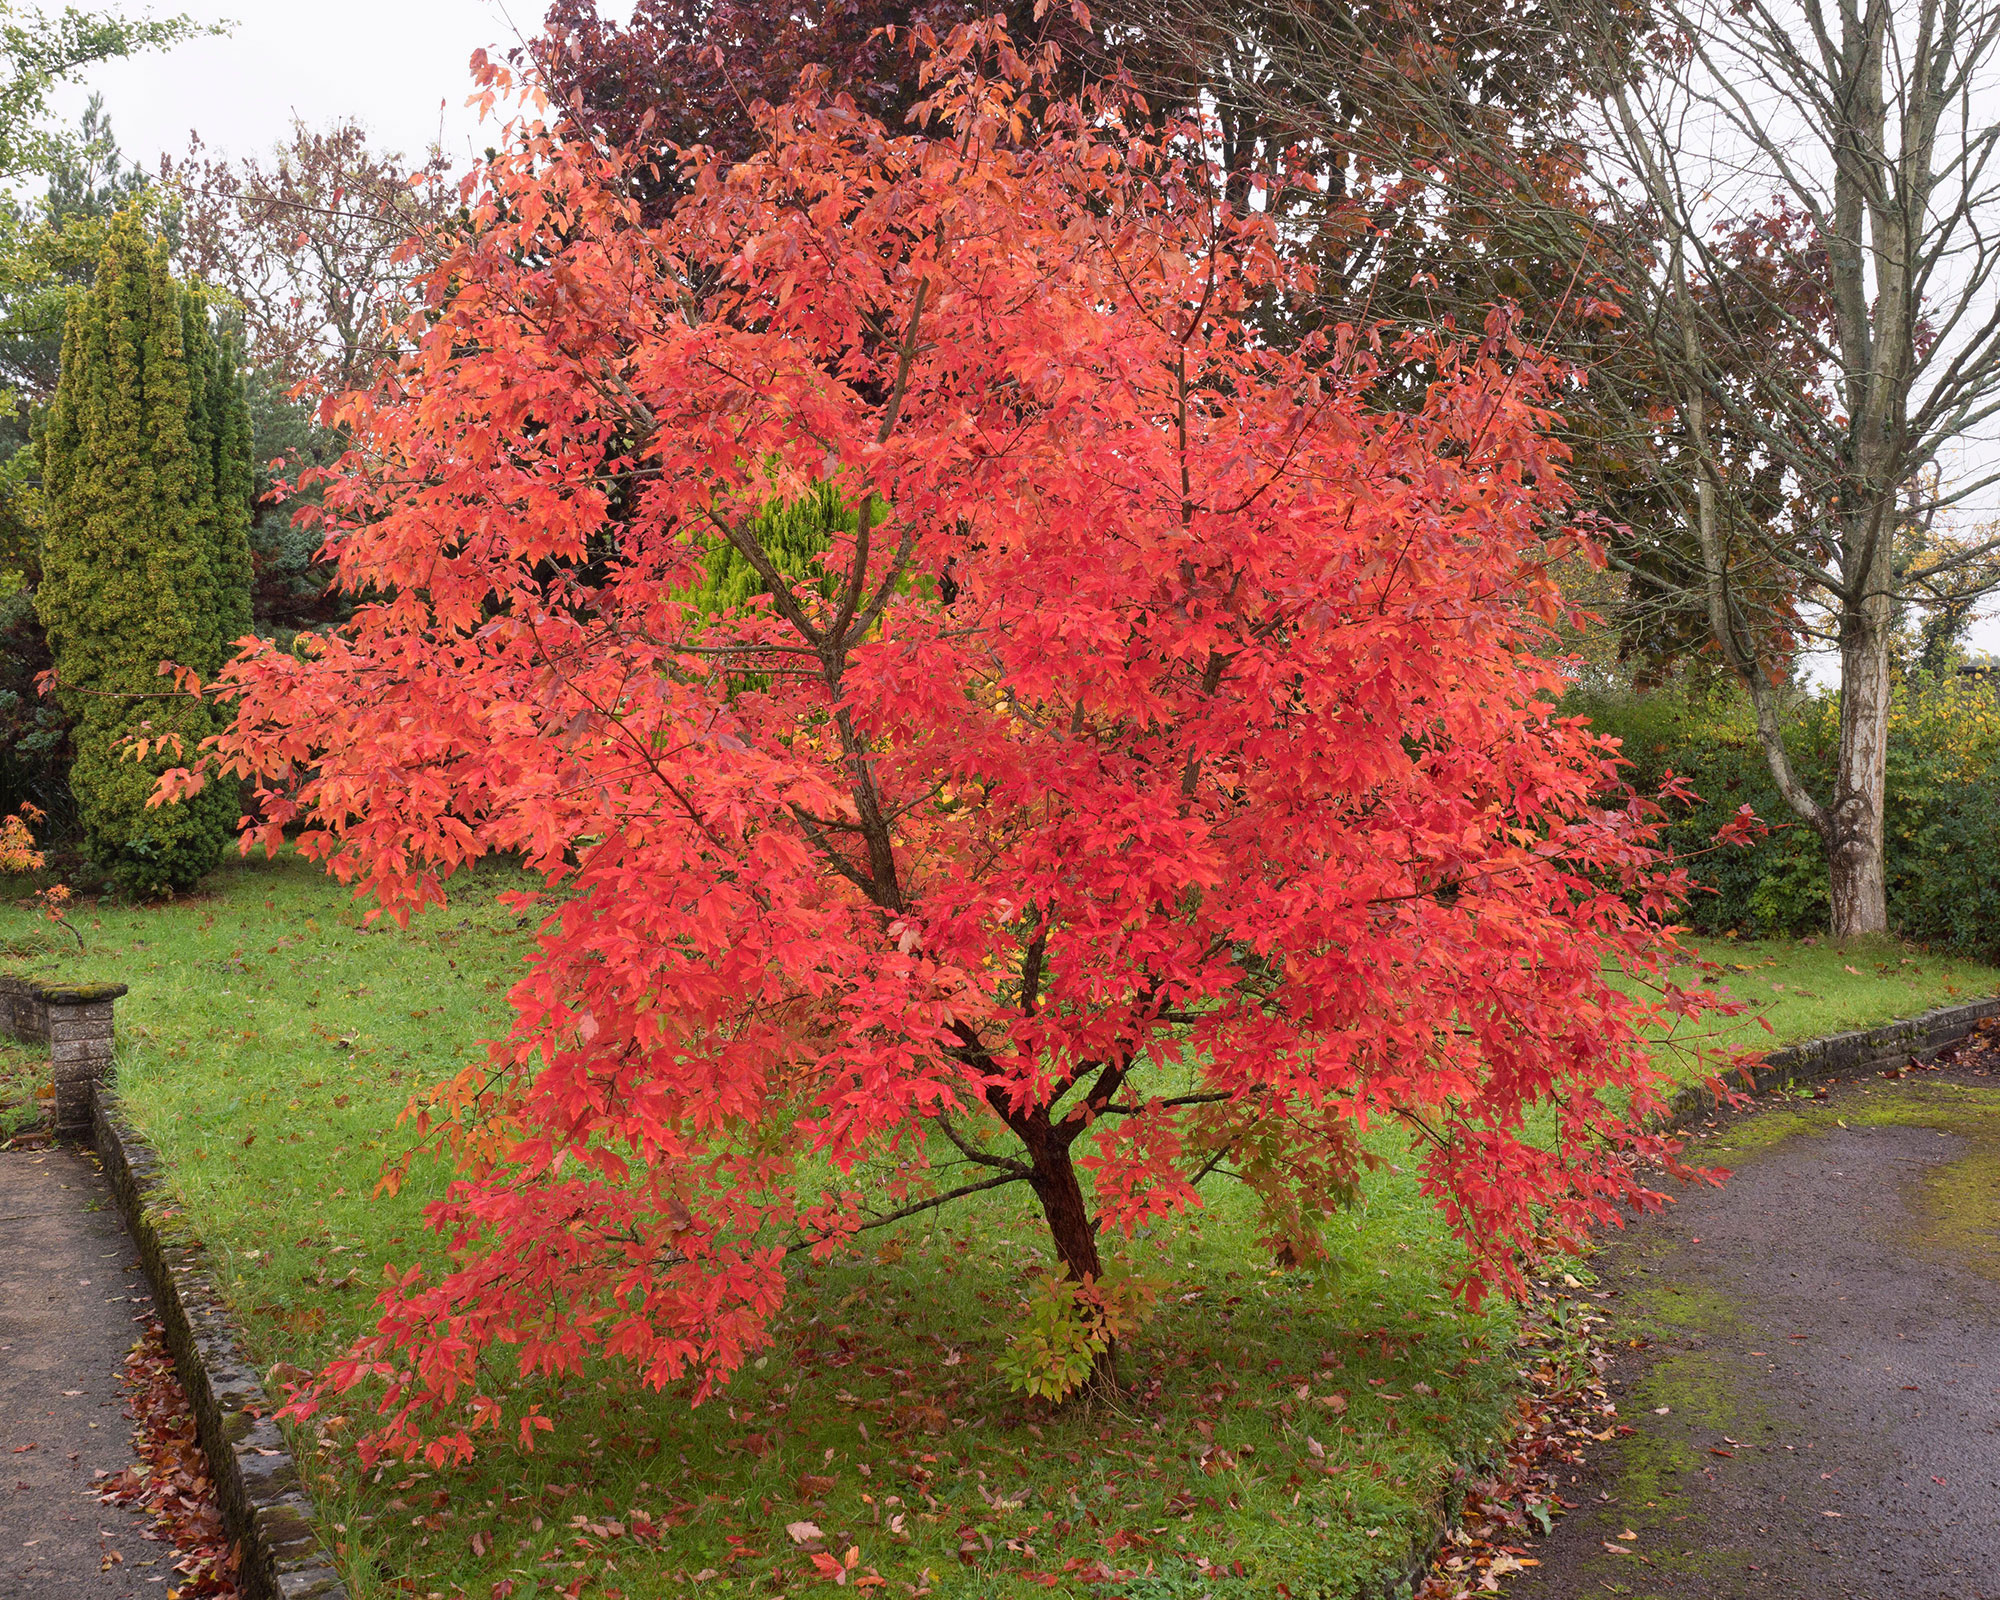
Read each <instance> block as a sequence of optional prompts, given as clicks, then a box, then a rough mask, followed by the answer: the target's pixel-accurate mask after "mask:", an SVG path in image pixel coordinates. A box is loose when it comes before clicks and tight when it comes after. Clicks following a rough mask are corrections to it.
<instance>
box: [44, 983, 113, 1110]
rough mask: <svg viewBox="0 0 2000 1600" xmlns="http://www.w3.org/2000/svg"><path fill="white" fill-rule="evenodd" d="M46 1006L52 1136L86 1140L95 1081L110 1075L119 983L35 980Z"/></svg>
mask: <svg viewBox="0 0 2000 1600" xmlns="http://www.w3.org/2000/svg"><path fill="white" fill-rule="evenodd" d="M36 988H37V991H38V993H37V998H38V999H39V1000H40V1001H41V1002H42V1004H43V1005H44V1006H45V1007H46V1008H47V1016H48V1030H49V1031H48V1040H49V1060H50V1062H51V1064H52V1065H53V1066H54V1068H55V1079H56V1137H58V1138H61V1139H79V1138H80V1139H86V1140H87V1139H89V1137H90V1132H91V1128H90V1116H91V1107H92V1105H93V1104H94V1101H95V1090H96V1085H97V1084H98V1083H99V1082H100V1081H102V1080H103V1079H105V1078H108V1077H109V1076H110V1075H111V1059H112V1057H111V1003H112V1002H113V1001H114V1000H116V999H117V998H118V997H119V996H120V995H122V994H123V993H125V985H124V984H122V983H88V984H54V983H44V984H38V985H36Z"/></svg>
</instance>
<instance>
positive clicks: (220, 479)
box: [36, 211, 250, 896]
mask: <svg viewBox="0 0 2000 1600" xmlns="http://www.w3.org/2000/svg"><path fill="white" fill-rule="evenodd" d="M39 444H40V450H41V459H42V478H43V486H44V493H45V496H46V501H47V521H46V530H45V533H44V544H43V550H42V574H43V576H42V582H41V586H40V588H39V590H38V591H37V594H36V609H37V610H38V611H39V613H40V615H41V619H42V625H43V627H44V628H45V629H46V630H47V633H48V638H49V646H50V649H51V651H52V652H53V654H54V657H55V663H56V677H57V681H58V685H59V688H60V692H61V694H62V696H63V700H64V704H65V706H66V708H67V710H68V711H69V713H70V715H71V716H72V717H73V718H74V719H75V723H76V729H75V735H74V738H75V746H76V759H75V762H74V764H73V765H72V767H71V769H70V787H71V789H72V791H73V792H74V794H75V796H76V799H77V806H78V811H79V814H80V816H81V819H82V822H83V827H84V835H85V847H86V849H87V850H88V851H89V853H90V854H91V856H92V857H93V859H95V860H96V861H97V862H98V864H99V865H100V866H102V867H103V868H104V869H105V870H106V871H107V872H108V873H109V874H110V875H111V877H112V878H113V880H114V881H115V882H117V883H118V884H119V885H120V887H122V888H124V889H126V890H128V891H129V892H132V893H136V894H140V895H146V896H158V895H166V894H172V893H175V892H177V891H180V890H184V889H187V888H190V887H192V886H193V884H194V883H195V882H196V881H197V880H199V879H200V877H201V876H202V874H203V873H205V872H207V871H208V870H209V869H210V868H211V867H213V866H214V865H215V863H216V861H217V859H218V858H219V856H220V854H221V851H222V849H223V846H224V845H225V843H226V842H227V840H228V838H229V834H230V831H231V828H232V825H233V823H234V821H235V817H236V810H237V797H236V795H235V793H234V791H233V787H232V786H230V785H226V784H225V785H222V786H220V787H219V788H218V789H217V791H216V793H215V794H214V795H213V796H211V795H209V794H207V793H203V794H202V795H199V796H197V797H195V798H194V799H192V800H190V801H187V802H184V803H181V804H178V805H173V806H163V807H157V808H154V807H149V806H148V805H147V800H148V798H149V797H150V795H151V793H152V789H153V780H154V778H155V776H156V775H157V774H158V773H159V771H160V770H161V769H162V768H163V767H165V766H168V765H175V764H178V760H179V759H184V758H176V757H175V756H174V755H173V754H172V753H171V749H169V750H167V751H159V750H156V751H155V752H154V754H153V756H152V757H151V758H150V759H149V760H147V761H144V762H139V761H134V760H131V759H129V758H128V755H127V751H126V744H127V741H128V740H129V739H130V738H132V737H133V736H134V735H139V736H142V737H146V738H148V739H150V740H157V739H159V738H162V737H163V736H166V735H175V736H178V738H179V740H180V742H181V746H182V748H183V750H184V751H185V752H186V755H187V756H191V755H192V754H193V747H194V745H196V744H197V743H198V742H199V741H200V740H201V739H203V738H205V737H206V736H207V735H208V734H209V733H211V732H212V731H213V730H214V720H213V718H212V716H211V714H210V712H209V710H208V708H207V707H205V706H203V705H201V704H200V703H198V702H196V701H193V700H189V699H179V698H175V697H173V694H172V685H171V683H170V682H169V681H168V680H167V679H164V678H162V677H161V676H160V673H159V667H160V663H161V662H163V661H171V662H175V663H177V664H180V665H183V666H188V667H193V668H194V669H196V670H197V671H198V672H201V673H203V674H207V673H211V672H213V671H214V670H215V669H216V668H217V667H219V666H220V665H221V663H222V662H223V660H224V659H225V658H226V657H227V656H228V654H229V653H230V646H231V644H232V643H233V641H234V640H235V639H236V638H238V637H240V636H241V635H242V634H244V633H247V632H248V631H249V625H250V548H249V538H248V528H249V516H250V511H249V483H250V463H249V428H248V422H247V416H246V413H245V408H244V402H243V399H242V395H241V392H240V386H239V384H238V382H237V379H236V374H235V362H234V359H233V355H232V353H231V352H230V350H229V349H228V348H227V347H226V346H225V345H222V344H219V343H218V341H217V340H216V338H215V337H214V335H213V334H212V333H211V331H210V329H209V317H208V311H207V308H206V306H205V305H204V304H203V303H202V301H201V300H200V298H199V297H198V296H197V295H195V294H193V293H191V292H190V291H189V290H188V289H186V288H185V287H184V286H182V285H181V284H179V283H177V282H176V281H175V280H174V278H173V276H172V274H171V273H170V272H169V271H168V269H167V261H166V253H165V250H164V248H163V246H162V245H161V244H160V243H159V242H158V241H157V240H156V239H154V238H153V237H151V235H150V234H149V232H148V230H147V228H146V225H145V223H144V221H143V219H142V218H141V217H140V216H139V214H138V213H137V212H136V211H128V212H127V213H125V214H124V215H122V216H120V217H119V218H118V219H117V221H116V222H115V223H114V224H113V226H112V228H111V230H110V232H109V234H108V235H107V237H106V240H105V245H104V253H103V255H102V257H101V258H100V261H99V264H98V272H97V282H96V285H95V286H94V287H93V288H92V289H91V290H90V291H88V292H87V293H86V292H78V293H77V294H76V295H74V296H73V297H72V298H71V301H70V308H69V316H68V321H67V323H66V325H65V328H64V333H63V358H62V377H61V381H60V384H59V385H58V388H57V391H56V397H55V400H54V402H53V403H52V404H51V406H50V409H49V414H48V417H47V419H46V422H45V424H44V426H43V428H42V430H41V437H40V441H39Z"/></svg>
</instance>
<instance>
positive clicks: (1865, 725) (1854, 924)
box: [1822, 534, 1895, 939]
mask: <svg viewBox="0 0 2000 1600" xmlns="http://www.w3.org/2000/svg"><path fill="white" fill-rule="evenodd" d="M1868 544H1869V546H1870V547H1871V553H1872V554H1874V555H1875V557H1876V559H1870V560H1866V561H1865V562H1864V564H1863V569H1864V576H1863V580H1862V588H1863V592H1862V594H1861V595H1860V596H1859V597H1858V598H1857V599H1856V600H1854V601H1853V603H1851V604H1850V605H1849V606H1848V607H1847V608H1846V610H1845V611H1844V612H1843V614H1842V616H1841V619H1840V620H1841V627H1840V749H1839V753H1838V755H1837V757H1836V759H1835V771H1834V795H1833V804H1832V805H1831V806H1830V807H1829V808H1828V809H1827V814H1826V826H1825V828H1824V829H1823V830H1822V831H1823V834H1824V837H1825V839H1826V854H1827V865H1828V868H1829V870H1830V874H1831V880H1832V881H1831V887H1832V899H1833V918H1832V921H1833V934H1834V937H1835V938H1838V939H1846V938H1851V937H1853V936H1854V935H1857V934H1867V933H1887V932H1888V931H1889V885H1888V876H1887V871H1886V868H1885V865H1884V841H1883V820H1882V819H1883V807H1884V802H1885V800H1886V798H1887V794H1888V784H1889V760H1888V758H1889V702H1890V698H1891V695H1892V692H1893V680H1892V679H1891V676H1890V671H1889V636H1890V632H1891V630H1892V628H1893V627H1894V624H1895V611H1894V601H1893V597H1892V596H1891V594H1890V592H1889V586H1888V584H1887V582H1886V581H1880V580H1883V579H1886V572H1884V571H1883V569H1886V568H1887V566H1888V539H1887V537H1886V536H1884V535H1881V534H1876V535H1874V536H1873V537H1872V538H1870V539H1869V540H1868Z"/></svg>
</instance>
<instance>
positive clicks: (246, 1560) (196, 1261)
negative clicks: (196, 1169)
mask: <svg viewBox="0 0 2000 1600" xmlns="http://www.w3.org/2000/svg"><path fill="white" fill-rule="evenodd" d="M94 1099H95V1106H94V1110H93V1117H92V1132H93V1134H94V1135H95V1143H96V1146H97V1154H98V1158H99V1159H100V1160H101V1161H102V1162H103V1163H104V1175H105V1177H106V1179H108V1180H109V1182H110V1184H111V1191H112V1193H113V1194H114V1195H115V1196H117V1200H118V1209H119V1211H120V1213H121V1214H122V1215H123V1217H124V1219H125V1226H126V1227H127V1228H128V1229H129V1230H130V1232H131V1235H132V1239H133V1242H134V1243H135V1244H136V1245H137V1246H138V1247H139V1256H140V1259H141V1260H142V1261H143V1262H144V1263H145V1267H146V1276H147V1278H148V1279H150V1280H151V1282H152V1285H153V1303H154V1306H155V1307H156V1309H157V1311H158V1313H159V1318H160V1322H161V1325H162V1326H163V1327H164V1329H165V1330H166V1342H167V1348H168V1349H169V1350H170V1351H172V1352H173V1357H174V1366H175V1368H176V1369H177V1370H178V1372H179V1374H180V1380H181V1387H182V1388H184V1389H185V1390H186V1391H187V1396H188V1402H189V1404H190V1405H191V1406H192V1407H193V1409H194V1420H195V1431H196V1432H197V1433H198V1434H199V1435H200V1438H201V1445H202V1450H203V1452H204V1454H206V1455H207V1457H208V1461H209V1470H210V1472H211V1473H212V1474H213V1476H214V1479H215V1489H216V1499H217V1501H218V1503H219V1504H220V1505H221V1508H222V1516H223V1520H224V1522H225V1523H226V1524H227V1526H228V1528H229V1531H230V1532H231V1533H232V1534H233V1535H234V1536H235V1537H236V1538H237V1539H238V1540H239V1541H240V1542H241V1546H242V1552H243V1561H242V1583H243V1587H244V1590H245V1592H246V1593H247V1594H248V1595H249V1596H250V1597H251V1600H348V1595H347V1586H346V1585H345V1584H344V1583H342V1582H341V1579H340V1574H339V1573H338V1572H336V1571H335V1570H334V1567H333V1564H332V1562H331V1560H330V1559H329V1558H328V1555H327V1552H326V1550H325V1549H324V1548H323V1547H322V1546H321V1544H320V1542H319V1535H318V1534H317V1533H316V1532H315V1531H314V1529H313V1505H312V1497H311V1496H310V1495H309V1494H307V1493H306V1490H305V1486H304V1484H303V1482H302V1481H301V1480H300V1476H299V1469H298V1464H297V1462H295V1461H294V1460H293V1459H292V1452H291V1448H290V1447H289V1446H288V1445H287V1444H286V1443H285V1436H284V1434H283V1433H282V1432H280V1431H279V1428H278V1425H277V1423H275V1422H273V1421H272V1420H271V1412H272V1411H273V1410H274V1409H275V1408H274V1407H273V1406H272V1405H271V1402H270V1400H269V1399H268V1397H267V1396H266V1395H265V1393H264V1386H263V1384H262V1383H261V1382H259V1381H258V1378H257V1374H256V1371H255V1370H254V1369H253V1368H252V1367H251V1366H250V1364H249V1362H248V1361H246V1360H245V1359H244V1358H243V1354H242V1351H241V1350H240V1348H239V1347H238V1345H237V1341H236V1335H235V1331H234V1329H233V1328H232V1327H231V1326H230V1322H229V1315H228V1312H227V1310H226V1309H225V1308H224V1305H223V1301H222V1297H221V1296H220V1295H219V1294H218V1293H217V1292H216V1289H215V1285H214V1283H213V1282H212V1281H211V1280H210V1278H209V1275H208V1269H207V1266H206V1263H205V1261H204V1258H203V1255H202V1252H201V1251H200V1250H199V1249H198V1248H191V1247H189V1246H186V1245H181V1244H177V1243H174V1242H173V1241H172V1240H170V1239H168V1238H166V1237H164V1236H163V1234H162V1232H161V1229H160V1223H161V1222H162V1221H164V1220H166V1219H167V1218H168V1217H169V1216H171V1215H172V1214H173V1213H172V1211H171V1210H170V1208H169V1207H168V1205H167V1203H166V1186H165V1183H164V1182H163V1180H162V1179H161V1176H160V1163H159V1158H158V1157H157V1156H156V1155H155V1154H154V1153H153V1150H152V1147H151V1146H150V1145H148V1144H147V1143H146V1142H145V1140H144V1139H142V1138H140V1137H139V1135H138V1134H137V1133H135V1132H134V1131H133V1130H132V1128H131V1126H130V1125H129V1124H128V1123H127V1122H126V1121H125V1119H124V1118H123V1117H122V1116H121V1115H120V1114H119V1112H118V1109H117V1107H116V1105H115V1103H114V1098H113V1095H112V1093H111V1091H110V1090H109V1088H108V1087H107V1086H105V1085H102V1084H100V1085H99V1086H98V1090H97V1093H96V1095H95V1096H94Z"/></svg>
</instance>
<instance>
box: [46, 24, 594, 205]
mask: <svg viewBox="0 0 2000 1600" xmlns="http://www.w3.org/2000/svg"><path fill="white" fill-rule="evenodd" d="M106 9H110V10H115V11H120V12H123V13H124V14H125V15H127V16H138V15H141V14H144V13H145V12H146V11H147V10H148V9H149V8H148V7H147V6H146V4H145V0H134V3H131V4H126V5H111V6H107V7H106ZM545 9H546V0H222V3H218V0H178V3H176V0H156V3H154V4H153V5H152V6H151V7H150V11H151V14H152V15H154V16H173V15H185V16H189V17H192V18H194V19H195V20H196V21H198V22H220V23H226V24H229V25H230V32H229V34H228V36H227V37H225V38H216V39H198V40H196V41H194V42H193V43H191V44H184V45H181V46H180V47H179V48H178V49H175V50H172V51H168V52H165V53H158V54H151V55H143V56H135V57H132V58H130V59H128V60H124V61H111V62H106V63H105V64H104V65H102V66H100V67H97V68H95V69H93V70H92V71H91V72H90V73H88V74H87V75H86V76H85V77H84V78H83V79H82V80H81V81H80V83H79V84H78V85H76V86H74V87H71V88H67V89H65V90H64V91H62V94H61V96H60V97H59V99H58V102H57V109H58V110H59V111H61V112H64V113H73V112H74V111H76V110H78V109H80V108H81V107H82V105H83V102H84V100H85V98H86V97H87V96H88V94H89V92H90V91H91V90H92V89H95V90H97V91H99V92H100V93H102V94H103V96H104V108H105V110H106V111H107V112H108V113H109V114H110V117H111V125H112V128H113V129H114V131H115V132H116V133H117V135H118V142H119V144H120V145H121V146H122V147H123V149H124V151H125V153H126V154H127V155H128V156H130V157H132V158H133V159H135V160H137V161H139V162H140V163H141V164H143V165H144V166H145V167H147V168H148V169H149V170H150V169H153V168H155V167H157V165H158V162H159V156H160V152H161V151H163V150H165V151H171V152H172V153H174V154H176V155H178V154H180V153H181V152H183V151H185V150H186V149H187V143H188V134H189V132H190V131H191V130H192V131H195V132H198V133H200V135H201V137H202V142H203V143H204V144H206V145H208V146H209V147H211V149H213V150H216V151H218V152H224V153H227V154H230V155H250V154H254V153H260V152H262V151H265V150H268V149H270V148H271V146H273V145H275V144H276V143H277V142H278V141H279V140H280V139H281V138H283V137H284V136H285V134H286V133H287V132H288V131H289V129H290V127H291V122H292V117H293V114H294V113H296V114H297V115H298V116H300V117H302V118H304V119H305V121H306V122H308V123H311V124H315V125H324V124H326V123H328V122H331V121H333V120H334V119H335V118H338V117H342V116H350V115H351V116H356V117H359V118H360V119H361V121H362V122H363V123H365V124H366V125H367V127H368V128H369V130H370V132H371V133H372V134H373V135H374V136H375V140H376V143H377V144H378V146H380V147H381V148H384V149H392V150H400V151H402V152H403V153H404V154H405V155H415V154H417V153H418V152H420V151H422V150H423V149H424V148H426V147H427V146H428V145H429V144H430V143H431V141H432V140H434V139H439V138H440V136H442V142H443V144H444V147H445V150H446V153H447V154H449V155H451V156H453V157H456V158H458V159H460V160H463V159H464V158H465V157H466V156H468V155H469V154H471V153H472V152H474V151H476V150H478V149H480V148H482V147H483V146H484V144H485V143H486V140H485V139H482V138H480V137H479V135H478V120H477V118H476V117H475V116H474V115H473V114H472V113H471V112H470V111H468V110H467V109H466V108H465V99H466V95H467V93H468V92H469V89H470V80H469V78H468V77H467V75H466V62H467V61H468V60H469V59H470V57H471V55H472V52H473V51H474V50H477V49H479V48H481V47H482V46H483V47H485V48H486V49H488V50H491V51H494V52H495V53H496V54H497V53H498V51H499V50H500V49H504V48H505V47H507V46H509V45H512V44H514V43H516V42H517V41H518V39H519V37H520V36H521V35H522V34H529V35H532V34H533V33H534V32H535V31H536V30H537V28H538V26H539V25H540V23H541V19H542V13H543V11H544V10H545ZM631 9H632V7H631V0H598V10H599V11H600V12H601V13H602V14H604V15H606V16H611V17H616V18H618V19H620V20H623V19H624V18H625V17H628V16H630V14H631Z"/></svg>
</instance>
